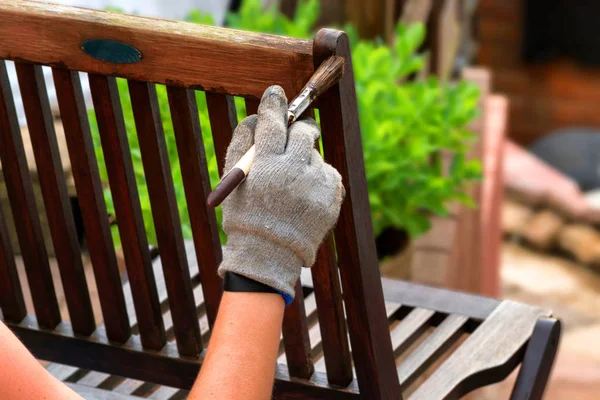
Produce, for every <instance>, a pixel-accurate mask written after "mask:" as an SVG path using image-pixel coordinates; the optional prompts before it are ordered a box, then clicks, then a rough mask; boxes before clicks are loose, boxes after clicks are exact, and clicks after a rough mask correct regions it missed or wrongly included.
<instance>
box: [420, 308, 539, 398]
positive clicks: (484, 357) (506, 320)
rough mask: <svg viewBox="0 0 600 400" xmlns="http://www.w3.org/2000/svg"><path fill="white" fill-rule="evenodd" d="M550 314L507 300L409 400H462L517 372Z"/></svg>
mask: <svg viewBox="0 0 600 400" xmlns="http://www.w3.org/2000/svg"><path fill="white" fill-rule="evenodd" d="M549 314H550V313H549V312H548V311H545V310H543V309H540V308H537V307H531V306H528V305H525V304H519V303H516V302H513V301H509V300H505V301H503V302H502V303H500V305H499V306H498V307H497V308H496V309H495V310H494V312H492V314H490V316H489V317H488V318H487V319H486V320H485V322H484V323H483V324H481V325H480V326H479V328H477V330H476V331H475V332H473V334H472V335H470V336H469V337H468V338H467V339H466V340H465V341H464V343H463V344H462V345H461V346H460V347H459V348H458V349H457V350H456V351H455V352H454V353H452V355H451V356H450V357H449V358H448V359H447V360H446V361H444V363H443V364H442V365H441V366H440V367H439V368H438V369H437V370H436V371H435V372H434V373H433V375H431V376H430V377H429V379H427V380H426V381H425V382H424V383H423V384H422V385H421V386H420V387H419V388H418V389H417V390H416V391H415V392H414V393H413V395H412V396H411V397H410V400H429V399H449V398H459V397H460V396H462V395H464V394H466V393H468V392H470V391H471V390H473V389H475V388H478V387H482V386H485V385H489V384H491V383H495V382H499V381H500V380H502V379H504V378H506V377H507V376H508V374H509V373H510V372H511V371H512V370H514V368H516V366H517V365H518V364H519V362H520V361H521V359H522V357H523V353H522V351H521V350H523V349H524V346H525V344H526V343H527V341H528V340H529V338H530V336H531V333H532V332H533V328H534V326H535V324H536V322H537V320H538V319H539V318H540V317H544V316H549Z"/></svg>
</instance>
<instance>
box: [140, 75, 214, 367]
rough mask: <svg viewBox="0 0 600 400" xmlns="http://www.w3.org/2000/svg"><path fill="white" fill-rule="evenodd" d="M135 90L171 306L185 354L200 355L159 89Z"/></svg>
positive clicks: (144, 86)
mask: <svg viewBox="0 0 600 400" xmlns="http://www.w3.org/2000/svg"><path fill="white" fill-rule="evenodd" d="M129 94H130V96H131V106H132V109H133V115H134V119H135V126H136V130H137V132H138V135H137V137H138V141H139V144H140V151H141V153H142V163H143V165H144V173H145V176H146V185H147V187H148V194H149V196H150V203H151V208H152V217H153V219H154V226H155V228H156V238H157V241H158V247H159V251H160V256H161V260H162V265H163V272H164V276H165V283H166V286H167V291H168V293H169V307H170V309H171V312H172V314H173V322H174V327H175V336H176V338H177V348H178V349H179V352H180V354H181V355H185V356H188V357H197V356H198V355H199V353H200V351H201V350H202V338H201V337H200V329H199V326H198V320H197V319H196V312H195V305H194V296H193V294H192V286H191V282H190V272H189V267H188V263H187V258H186V255H185V249H184V245H183V233H182V231H181V221H180V220H179V213H178V209H177V201H176V199H175V191H174V187H173V177H172V175H171V167H170V163H169V155H168V153H167V147H166V143H165V134H164V131H163V127H162V122H161V117H160V109H159V108H158V97H157V95H156V88H155V86H154V84H151V83H147V82H139V81H129ZM193 206H194V205H192V207H193Z"/></svg>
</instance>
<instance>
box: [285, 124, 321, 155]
mask: <svg viewBox="0 0 600 400" xmlns="http://www.w3.org/2000/svg"><path fill="white" fill-rule="evenodd" d="M319 136H321V131H320V130H319V126H318V125H317V123H316V122H315V120H314V119H312V118H305V119H302V120H300V121H297V122H295V123H293V124H292V125H291V126H290V128H289V129H288V141H287V146H286V150H285V152H286V154H290V155H292V157H294V159H295V160H296V161H298V162H300V163H303V162H305V163H306V164H309V163H310V161H311V157H312V151H313V150H314V148H315V141H316V140H318V139H319Z"/></svg>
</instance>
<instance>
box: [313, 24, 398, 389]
mask: <svg viewBox="0 0 600 400" xmlns="http://www.w3.org/2000/svg"><path fill="white" fill-rule="evenodd" d="M332 54H335V55H337V56H341V57H344V58H345V61H346V63H345V72H344V76H343V77H342V79H341V80H340V82H339V83H338V84H337V85H335V86H333V87H332V88H331V89H329V90H328V91H327V92H326V93H324V94H323V95H321V97H320V98H319V108H320V109H321V110H325V111H326V112H322V113H320V116H321V127H322V130H323V149H324V152H325V159H326V160H327V161H328V162H330V163H331V164H332V165H333V166H334V167H335V168H336V169H337V170H338V171H339V173H340V174H341V176H342V182H343V184H344V186H345V188H346V198H345V201H344V203H343V204H342V209H341V212H340V218H339V220H338V223H337V225H336V228H335V240H336V248H337V249H338V263H339V266H340V273H341V278H342V286H343V290H344V303H345V306H346V314H347V318H348V330H349V333H350V341H351V344H352V349H353V358H354V365H355V368H356V374H357V377H358V383H359V387H360V390H361V393H364V394H368V395H369V396H371V398H373V399H392V398H393V399H400V398H402V395H401V393H400V385H399V383H398V376H397V375H396V368H395V367H396V364H395V361H394V356H393V351H392V343H391V339H390V335H389V331H388V324H387V318H386V315H385V302H384V299H383V291H382V287H381V277H380V275H379V265H378V261H377V253H376V249H375V240H374V236H373V231H372V223H371V213H370V207H369V199H368V193H367V183H366V177H365V171H364V160H363V156H362V145H361V135H360V126H359V121H358V109H357V105H356V92H355V89H354V74H353V71H352V62H351V55H350V48H349V43H348V38H347V36H346V35H345V34H344V33H341V32H339V31H335V30H330V29H322V30H320V31H319V32H318V33H317V36H316V38H315V41H314V61H315V65H314V67H315V69H316V68H317V67H318V66H319V64H320V63H321V62H323V61H324V60H325V59H327V58H328V57H329V56H331V55H332Z"/></svg>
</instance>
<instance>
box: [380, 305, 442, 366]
mask: <svg viewBox="0 0 600 400" xmlns="http://www.w3.org/2000/svg"><path fill="white" fill-rule="evenodd" d="M434 314H435V311H432V310H427V309H424V308H415V309H413V310H412V311H411V312H410V313H409V314H408V315H407V316H406V317H404V319H402V321H400V323H399V324H398V326H396V327H395V328H393V329H392V331H391V332H390V335H391V337H392V347H393V348H394V355H395V356H396V357H398V356H399V355H400V354H402V352H403V351H404V350H406V349H407V348H408V347H409V346H410V345H411V344H413V343H414V342H415V340H417V339H418V337H419V336H420V335H421V334H422V333H423V332H424V331H425V330H426V329H427V327H428V324H427V323H428V322H429V320H430V319H431V318H432V317H433V315H434Z"/></svg>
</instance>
